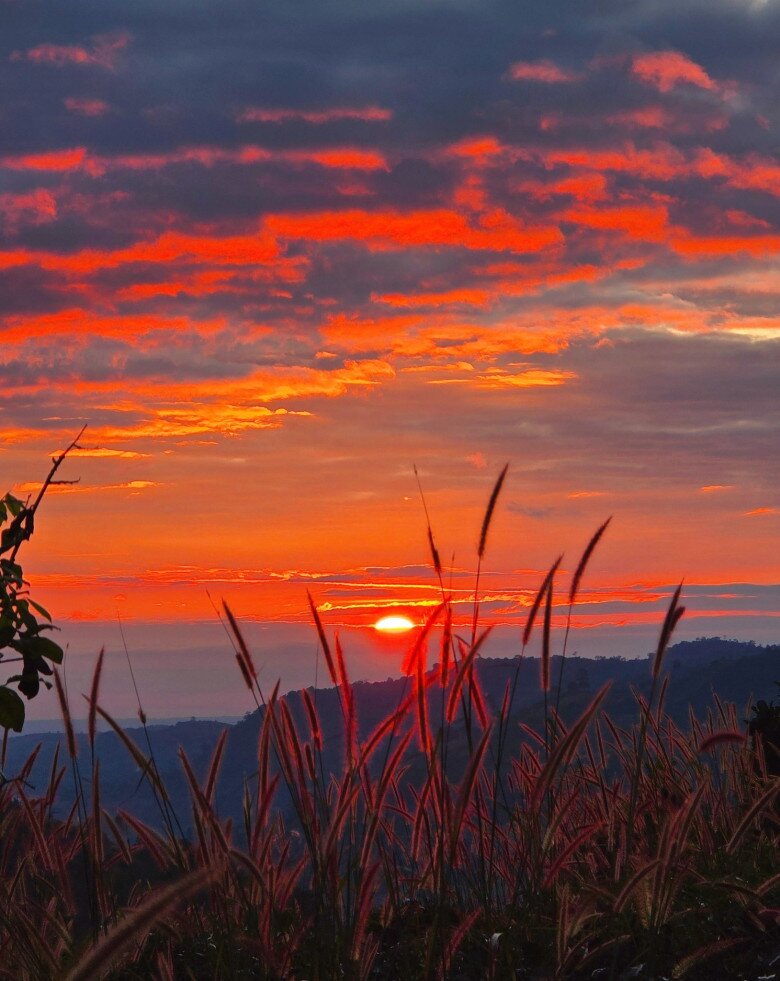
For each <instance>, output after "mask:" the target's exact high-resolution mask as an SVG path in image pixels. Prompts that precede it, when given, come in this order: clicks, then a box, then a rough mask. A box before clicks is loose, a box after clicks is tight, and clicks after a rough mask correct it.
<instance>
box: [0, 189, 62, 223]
mask: <svg viewBox="0 0 780 981" xmlns="http://www.w3.org/2000/svg"><path fill="white" fill-rule="evenodd" d="M0 214H2V216H3V219H4V222H5V227H6V229H9V230H12V231H13V230H16V229H17V228H18V227H19V225H21V224H25V223H27V224H31V225H43V224H45V223H46V222H47V221H53V220H54V219H55V218H56V217H57V202H56V200H55V199H54V196H53V195H52V194H51V192H49V191H47V190H44V188H42V187H39V188H36V189H35V190H34V191H28V192H27V193H26V194H0Z"/></svg>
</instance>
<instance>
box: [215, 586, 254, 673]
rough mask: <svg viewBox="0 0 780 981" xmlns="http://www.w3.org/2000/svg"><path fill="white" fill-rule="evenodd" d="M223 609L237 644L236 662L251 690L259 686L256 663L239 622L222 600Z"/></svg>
mask: <svg viewBox="0 0 780 981" xmlns="http://www.w3.org/2000/svg"><path fill="white" fill-rule="evenodd" d="M222 608H223V610H224V611H225V616H226V617H227V618H228V623H229V624H230V629H231V630H232V632H233V639H234V640H235V642H236V648H237V649H236V660H237V661H238V666H239V668H240V669H241V674H242V676H243V678H244V681H245V683H246V686H247V687H248V688H250V689H251V688H253V686H254V685H256V684H257V669H256V668H255V662H254V661H253V659H252V654H251V652H250V650H249V647H248V646H247V643H246V641H245V640H244V635H243V633H242V632H241V628H240V627H239V625H238V621H237V620H236V618H235V617H234V616H233V611H232V610H231V609H230V607H229V606H228V605H227V602H226V600H222Z"/></svg>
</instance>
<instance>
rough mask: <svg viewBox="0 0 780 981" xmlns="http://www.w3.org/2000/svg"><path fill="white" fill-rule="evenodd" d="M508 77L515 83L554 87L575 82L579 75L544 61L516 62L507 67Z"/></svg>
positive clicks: (551, 62)
mask: <svg viewBox="0 0 780 981" xmlns="http://www.w3.org/2000/svg"><path fill="white" fill-rule="evenodd" d="M509 77H510V78H513V79H515V81H529V82H545V83H546V84H548V85H555V84H559V83H561V82H576V81H577V79H578V78H579V75H577V74H576V73H575V72H570V71H567V70H566V69H565V68H561V67H560V66H559V65H556V64H555V62H553V61H548V60H546V59H545V60H543V61H516V62H515V63H514V64H513V65H510V66H509Z"/></svg>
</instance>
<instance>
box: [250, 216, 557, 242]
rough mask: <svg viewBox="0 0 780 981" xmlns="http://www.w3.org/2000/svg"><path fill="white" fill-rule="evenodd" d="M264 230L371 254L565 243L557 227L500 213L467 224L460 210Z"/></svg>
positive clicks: (274, 225)
mask: <svg viewBox="0 0 780 981" xmlns="http://www.w3.org/2000/svg"><path fill="white" fill-rule="evenodd" d="M264 226H265V228H266V229H267V230H268V231H269V232H271V233H272V234H273V235H276V236H278V237H280V238H290V239H308V240H309V241H314V242H335V241H341V240H349V241H354V242H361V243H364V244H365V245H367V246H368V248H369V249H372V250H377V251H379V250H382V249H398V248H413V247H423V248H424V247H430V246H450V247H460V248H467V249H477V250H479V249H492V250H496V251H511V252H536V251H538V250H540V249H545V248H549V247H550V246H553V245H557V244H559V243H561V242H563V235H562V234H561V231H560V229H559V228H557V227H556V226H553V225H537V226H525V225H523V224H522V222H520V221H519V220H518V219H516V218H514V217H512V216H511V215H510V214H508V213H507V212H506V211H503V210H502V209H495V210H494V211H492V212H489V213H487V214H484V215H482V216H481V217H480V218H479V220H478V221H477V222H476V224H472V223H469V222H468V221H467V219H466V217H465V216H464V215H462V214H460V213H459V212H457V211H451V210H447V209H445V208H440V209H437V210H430V211H408V212H401V211H359V210H345V211H319V212H305V213H302V214H296V213H289V214H275V215H269V216H268V217H267V218H266V219H265V221H264Z"/></svg>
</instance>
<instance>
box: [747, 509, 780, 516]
mask: <svg viewBox="0 0 780 981" xmlns="http://www.w3.org/2000/svg"><path fill="white" fill-rule="evenodd" d="M773 514H780V508H753V510H752V511H745V517H746V518H764V517H769V515H773Z"/></svg>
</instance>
